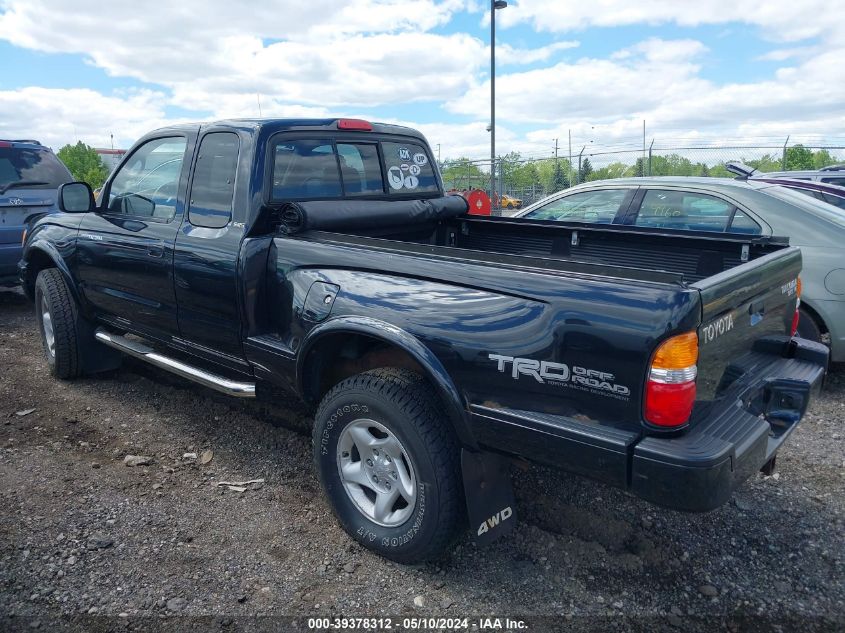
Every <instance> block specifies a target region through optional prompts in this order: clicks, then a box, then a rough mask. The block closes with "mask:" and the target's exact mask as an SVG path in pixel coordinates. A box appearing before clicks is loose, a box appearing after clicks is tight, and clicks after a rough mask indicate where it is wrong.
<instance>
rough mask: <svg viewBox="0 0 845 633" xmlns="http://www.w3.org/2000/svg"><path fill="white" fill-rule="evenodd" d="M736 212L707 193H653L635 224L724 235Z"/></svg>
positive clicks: (649, 194) (657, 191)
mask: <svg viewBox="0 0 845 633" xmlns="http://www.w3.org/2000/svg"><path fill="white" fill-rule="evenodd" d="M733 211H734V205H732V204H731V203H729V202H726V201H725V200H721V199H719V198H716V197H714V196H709V195H707V194H705V193H693V192H690V191H674V190H660V189H650V190H649V191H647V192H646V194H645V196H644V197H643V202H642V204H641V205H640V211H639V213H638V214H637V219H636V222H634V224H636V226H647V227H652V228H661V229H681V230H686V231H720V232H723V231H725V230H726V229H727V227H728V223H729V222H730V220H731V216H732V214H733ZM746 219H747V218H746ZM747 220H748V219H747ZM748 221H751V220H748Z"/></svg>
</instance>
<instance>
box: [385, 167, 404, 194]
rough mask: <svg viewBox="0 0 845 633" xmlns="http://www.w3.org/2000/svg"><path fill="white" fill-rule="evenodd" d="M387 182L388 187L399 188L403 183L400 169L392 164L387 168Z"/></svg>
mask: <svg viewBox="0 0 845 633" xmlns="http://www.w3.org/2000/svg"><path fill="white" fill-rule="evenodd" d="M387 182H389V183H390V187H391V188H392V189H401V188H402V186H403V183H404V178H403V177H402V170H401V169H400V168H399V167H398V166H396V165H393V166H392V167H390V168H389V169H388V170H387Z"/></svg>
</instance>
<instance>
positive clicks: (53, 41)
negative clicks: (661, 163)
mask: <svg viewBox="0 0 845 633" xmlns="http://www.w3.org/2000/svg"><path fill="white" fill-rule="evenodd" d="M509 4H510V6H508V8H506V9H504V10H502V11H499V12H497V44H496V55H497V66H498V67H497V79H496V88H497V102H496V108H497V110H496V112H497V148H498V150H499V151H500V152H501V153H504V152H507V151H509V150H514V149H515V150H518V151H521V152H522V153H523V154H524V155H530V156H547V155H550V154H551V153H552V150H553V145H554V140H553V139H554V138H556V137H558V138H560V139H561V142H562V143H563V142H564V139H566V137H567V133H568V131H569V130H571V133H572V137H573V145H576V146H578V145H581V144H586V143H589V142H591V141H592V142H593V144H594V145H593V146H594V147H596V148H608V149H609V148H617V147H620V148H621V147H630V146H634V145H636V144H637V143H641V139H642V121H643V119H645V120H646V122H647V135H648V137H649V138H651V137H655V138H657V139H658V140H659V142H661V143H663V144H664V145H667V144H672V143H673V142H677V143H679V144H686V143H688V142H690V141H694V142H701V143H704V142H708V143H710V142H714V141H715V142H718V141H720V140H725V141H737V140H740V139H744V140H746V141H747V142H753V141H755V140H758V139H759V140H760V141H761V142H770V141H772V140H773V139H783V138H785V137H786V135H787V134H791V135H792V137H793V139H799V140H805V141H812V140H814V139H819V140H826V141H828V142H830V141H834V142H836V141H840V142H845V63H843V62H845V11H842V10H841V9H842V7H841V6H840V7H839V9H835V5H836V4H837V3H836V2H831V0H801V1H800V2H799V1H797V0H745V1H744V2H738V1H737V0H695V1H693V0H590V1H589V2H585V1H584V0H510V3H509ZM0 68H2V69H3V71H2V73H0V138H9V137H14V138H20V137H32V138H37V139H40V140H41V141H42V142H44V143H47V144H49V145H52V146H53V147H54V148H58V147H60V146H61V145H63V144H65V143H67V142H72V141H75V140H77V139H78V140H82V141H84V142H86V143H88V144H90V145H94V146H97V147H108V146H109V144H110V137H109V135H110V134H113V135H114V143H115V146H116V147H127V146H129V145H130V144H131V143H132V141H133V140H134V139H135V138H137V137H138V136H140V135H141V134H143V133H144V132H146V131H148V130H150V129H152V128H155V127H158V126H161V125H164V124H167V123H168V122H172V121H185V120H205V119H214V118H222V117H254V116H258V115H259V104H260V110H261V114H262V115H263V116H265V117H267V116H274V117H288V116H294V117H309V116H314V117H324V116H335V115H345V116H360V117H363V118H367V119H371V120H380V121H391V122H402V123H406V124H409V125H413V126H416V127H419V128H421V129H422V130H423V131H424V132H425V133H426V135H427V136H428V138H429V141H430V142H431V143H432V144H433V145H437V144H440V145H441V151H442V156H443V158H444V159H445V158H454V157H458V156H462V155H467V156H473V157H483V156H485V155H489V135H488V133H487V132H486V130H485V128H486V126H487V123H488V119H489V91H490V86H489V2H479V1H478V0H308V1H307V2H304V1H301V0H298V1H293V0H275V1H274V0H263V1H262V2H256V3H249V4H243V5H241V4H240V3H236V2H232V1H231V0H225V1H221V0H202V1H199V0H180V1H179V2H164V3H162V2H158V3H155V2H151V3H143V4H141V3H138V2H137V1H133V2H124V1H122V0H111V1H110V2H102V1H101V0H97V1H94V0H75V1H74V2H67V1H62V0H0Z"/></svg>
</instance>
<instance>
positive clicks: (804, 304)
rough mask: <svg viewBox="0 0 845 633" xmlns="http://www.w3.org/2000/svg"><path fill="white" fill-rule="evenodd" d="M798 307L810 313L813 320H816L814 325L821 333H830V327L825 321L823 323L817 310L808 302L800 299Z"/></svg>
mask: <svg viewBox="0 0 845 633" xmlns="http://www.w3.org/2000/svg"><path fill="white" fill-rule="evenodd" d="M800 309H801V310H804V311H805V312H806V313H808V314H809V315H810V317H811V318H812V319H813V321H815V322H816V325H817V326H818V328H819V331H821V333H822V334H828V333H830V328H828V327H827V323H825V321H824V319H823V318H822V316H821V315H820V314H819V311H818V310H816V309H815V308H814V307H813V306H812V305H811V304H810V303H807V301H805V300H804V299H801V306H800Z"/></svg>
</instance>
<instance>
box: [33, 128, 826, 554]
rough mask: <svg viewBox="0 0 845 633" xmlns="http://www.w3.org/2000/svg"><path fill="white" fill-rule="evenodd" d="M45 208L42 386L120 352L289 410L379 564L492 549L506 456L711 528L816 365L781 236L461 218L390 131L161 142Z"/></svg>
mask: <svg viewBox="0 0 845 633" xmlns="http://www.w3.org/2000/svg"><path fill="white" fill-rule="evenodd" d="M165 156H168V157H169V158H170V160H173V159H174V157H176V158H175V159H176V160H178V161H179V168H178V169H176V168H171V169H168V170H165V172H164V173H165V174H169V176H168V177H166V178H164V177H162V176H163V175H164V174H163V173H162V171H161V170H160V169H159V166H161V165H163V164H165V162H166V161H163V160H162V158H164V157H165ZM341 156H342V157H343V158H344V159H345V160H344V161H340V160H339V158H340V157H341ZM168 164H169V163H168ZM408 165H415V166H417V167H418V169H414V170H410V169H408V168H407V166H408ZM171 167H172V166H171ZM153 172H155V176H152V174H153ZM174 191H175V194H174V193H173V192H174ZM59 206H60V209H61V212H60V213H57V214H51V215H48V216H45V217H43V218H41V219H39V220H38V221H37V222H36V223H35V225H34V226H33V228H32V230H31V231H30V232H29V234H28V236H27V239H26V245H25V250H24V255H23V259H22V262H21V276H22V280H23V283H24V288H25V290H26V292H27V294H28V296H30V297H32V298H33V299H34V302H35V306H36V318H37V323H38V328H39V332H40V335H41V341H42V344H43V348H44V353H45V358H46V361H47V364H48V366H49V368H50V371H51V372H52V374H53V375H54V376H56V377H58V378H63V379H71V378H75V377H77V376H80V375H81V374H83V373H92V372H96V371H98V370H105V369H111V368H114V367H116V366H117V364H118V363H119V360H120V356H121V354H128V355H131V356H134V357H137V358H140V359H142V360H144V361H146V362H148V363H151V364H153V365H155V366H157V367H159V368H162V369H165V370H168V371H171V372H175V373H177V374H179V375H181V376H184V377H186V378H188V379H191V380H194V381H196V382H198V383H199V384H202V385H205V386H208V387H211V388H213V389H217V390H219V391H222V392H224V393H227V394H229V395H232V396H240V397H256V396H260V397H266V398H270V399H272V398H274V397H275V396H274V393H277V390H279V389H281V390H286V391H288V392H292V393H294V394H296V395H298V396H299V397H301V398H302V399H303V400H304V401H305V402H306V403H308V405H309V406H311V407H312V409H314V410H315V411H316V412H315V414H314V428H313V449H314V453H313V455H314V462H315V466H316V471H317V474H318V476H319V479H320V482H321V483H322V486H323V490H324V491H325V494H326V496H327V497H328V500H329V503H330V505H331V507H332V508H333V510H334V512H335V514H336V516H337V517H338V519H339V521H340V523H341V524H342V525H343V527H344V528H345V529H346V530H347V532H348V533H349V534H350V535H351V536H352V538H354V539H356V540H357V541H359V542H360V543H361V544H362V545H363V546H364V547H367V548H369V549H371V550H374V551H376V552H378V553H379V554H381V555H384V556H386V557H389V558H391V559H394V560H397V561H401V562H416V561H420V560H424V559H430V558H436V557H438V556H440V555H441V554H442V553H443V552H444V550H446V548H448V547H449V545H450V544H451V542H452V541H453V539H454V537H456V536H457V535H458V534H459V533H460V528H461V526H462V525H463V524H464V517H465V516H466V515H468V516H469V520H470V524H471V526H472V531H473V534H474V536H475V538H476V539H477V541H479V542H482V543H483V542H486V541H488V540H492V539H493V538H496V537H497V536H501V535H503V534H507V533H508V532H509V530H510V529H512V526H513V525H514V523H515V521H516V518H515V514H514V512H515V503H514V499H513V492H512V490H511V482H510V475H509V463H510V462H509V460H508V459H506V458H503V457H502V455H519V456H522V457H524V458H527V459H532V460H535V461H540V462H543V463H547V464H552V465H555V466H558V467H561V468H566V469H568V470H570V471H572V472H575V473H579V474H581V475H585V476H590V477H595V478H597V479H600V480H602V481H604V482H606V483H608V484H610V485H615V486H619V487H621V488H623V489H626V490H629V491H630V492H631V493H633V494H636V495H638V496H640V497H642V498H644V499H647V500H649V501H651V502H654V503H658V504H662V505H666V506H669V507H672V508H676V509H680V510H687V511H706V510H710V509H713V508H715V507H717V506H719V505H721V504H723V503H725V502H726V501H727V500H728V499H729V498H730V495H731V493H732V491H733V490H734V489H735V488H736V487H737V486H739V485H740V484H741V483H742V482H743V481H744V480H745V479H746V478H747V477H748V476H749V475H751V474H752V473H754V472H755V471H757V470H758V469H760V468H763V469H765V470H766V472H771V469H772V468H773V467H774V463H775V462H774V460H775V456H776V454H777V451H778V450H780V449H781V448H782V447H783V446H784V442H785V441H786V439H787V438H788V437H789V435H790V434H791V432H792V431H793V430H794V429H795V428H796V425H797V424H798V423H799V421H800V420H801V418H802V416H803V415H804V412H805V411H806V408H807V405H808V403H809V401H810V399H811V397H812V396H813V394H814V393H815V390H816V389H817V388H818V387H819V386H820V384H821V382H822V380H823V377H824V374H825V369H826V365H827V361H828V356H829V353H828V349H827V348H826V347H824V346H823V345H821V344H818V343H813V342H810V341H805V340H802V339H796V338H794V337H793V336H792V335H793V334H794V328H795V325H796V316H797V314H798V311H797V306H798V298H799V293H800V289H799V286H798V283H797V278H798V274H799V272H800V269H801V253H800V251H799V250H798V249H797V248H794V247H790V246H789V245H788V244H786V242H785V240H782V239H779V238H774V237H769V236H764V235H753V234H750V233H749V234H747V235H732V234H729V233H725V234H721V235H714V234H712V233H710V234H706V235H703V234H680V235H679V234H677V233H674V232H671V231H665V230H663V229H661V228H660V227H652V228H647V229H640V230H637V229H636V227H626V226H597V227H590V228H589V229H585V228H584V226H583V225H578V224H568V225H562V224H555V223H535V224H534V225H532V224H531V223H520V222H515V221H513V220H510V219H508V218H490V217H478V216H470V215H467V214H466V212H467V210H468V205H467V202H466V200H465V199H464V198H463V197H460V196H444V192H443V187H442V182H441V178H440V174H439V173H438V171H437V168H436V164H435V163H434V161H433V155H432V152H431V148H430V147H429V145H428V143H427V142H426V141H425V139H424V138H423V137H422V135H421V134H419V133H418V132H416V131H414V130H411V129H409V128H406V127H400V126H394V125H385V124H371V123H369V122H366V121H360V120H350V119H339V120H334V119H329V120H326V119H321V120H256V121H251V120H239V121H222V122H217V123H208V124H201V125H200V124H197V125H181V126H176V127H169V128H166V129H162V130H158V131H156V132H153V133H150V134H148V135H147V136H145V137H143V138H142V139H140V140H139V141H138V143H137V144H136V145H135V147H133V148H132V150H131V151H130V152H129V153H128V154H127V157H126V158H125V159H124V161H123V162H122V164H121V165H120V166H118V168H117V169H116V170H115V172H114V173H113V174H112V175H111V176H110V177H109V179H108V180H107V181H106V184H105V185H104V187H103V192H102V195H101V196H100V202H99V203H95V201H94V197H93V194H92V192H91V189H90V187H88V185H86V184H84V183H72V184H66V185H63V186H62V188H61V189H60V193H59ZM708 254H712V255H708ZM703 255H707V256H706V257H703ZM689 271H692V274H689ZM682 282H684V283H682ZM128 335H131V336H128Z"/></svg>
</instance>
